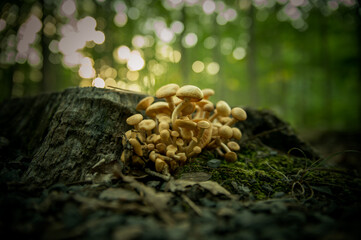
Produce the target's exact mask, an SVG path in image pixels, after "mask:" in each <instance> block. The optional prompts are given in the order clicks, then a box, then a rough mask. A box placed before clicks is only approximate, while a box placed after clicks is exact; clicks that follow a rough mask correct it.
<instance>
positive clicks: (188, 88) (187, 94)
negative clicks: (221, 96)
mask: <svg viewBox="0 0 361 240" xmlns="http://www.w3.org/2000/svg"><path fill="white" fill-rule="evenodd" d="M176 95H177V97H179V98H180V99H183V100H184V99H188V100H189V101H190V102H198V101H200V100H201V99H202V98H203V92H202V90H200V89H199V88H198V87H196V86H193V85H184V86H183V87H181V88H179V89H178V91H177V93H176Z"/></svg>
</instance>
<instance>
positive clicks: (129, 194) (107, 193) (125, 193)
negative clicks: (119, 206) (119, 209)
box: [99, 188, 140, 201]
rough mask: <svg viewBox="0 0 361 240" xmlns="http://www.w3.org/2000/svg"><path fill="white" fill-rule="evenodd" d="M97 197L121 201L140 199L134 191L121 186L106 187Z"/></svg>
mask: <svg viewBox="0 0 361 240" xmlns="http://www.w3.org/2000/svg"><path fill="white" fill-rule="evenodd" d="M99 198H100V199H107V200H123V201H138V200H139V199H140V197H139V195H138V194H137V193H136V192H134V191H131V190H127V189H123V188H108V189H106V190H104V191H103V192H102V193H101V194H100V196H99Z"/></svg>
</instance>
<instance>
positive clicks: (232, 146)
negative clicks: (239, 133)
mask: <svg viewBox="0 0 361 240" xmlns="http://www.w3.org/2000/svg"><path fill="white" fill-rule="evenodd" d="M227 147H229V149H230V150H231V151H238V150H239V149H240V146H239V145H238V143H236V142H235V141H229V142H228V143H227Z"/></svg>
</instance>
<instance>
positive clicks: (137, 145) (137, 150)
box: [129, 138, 143, 157]
mask: <svg viewBox="0 0 361 240" xmlns="http://www.w3.org/2000/svg"><path fill="white" fill-rule="evenodd" d="M129 143H130V144H131V145H132V146H133V149H134V152H135V153H136V154H137V155H138V156H140V157H142V156H143V151H142V146H141V145H140V143H139V142H138V140H137V139H135V138H131V139H129Z"/></svg>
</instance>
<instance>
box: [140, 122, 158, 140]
mask: <svg viewBox="0 0 361 240" xmlns="http://www.w3.org/2000/svg"><path fill="white" fill-rule="evenodd" d="M154 128H155V122H154V120H152V119H145V120H143V121H141V122H140V123H139V129H140V130H143V131H145V132H146V133H147V136H151V135H152V130H153V129H154Z"/></svg>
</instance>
